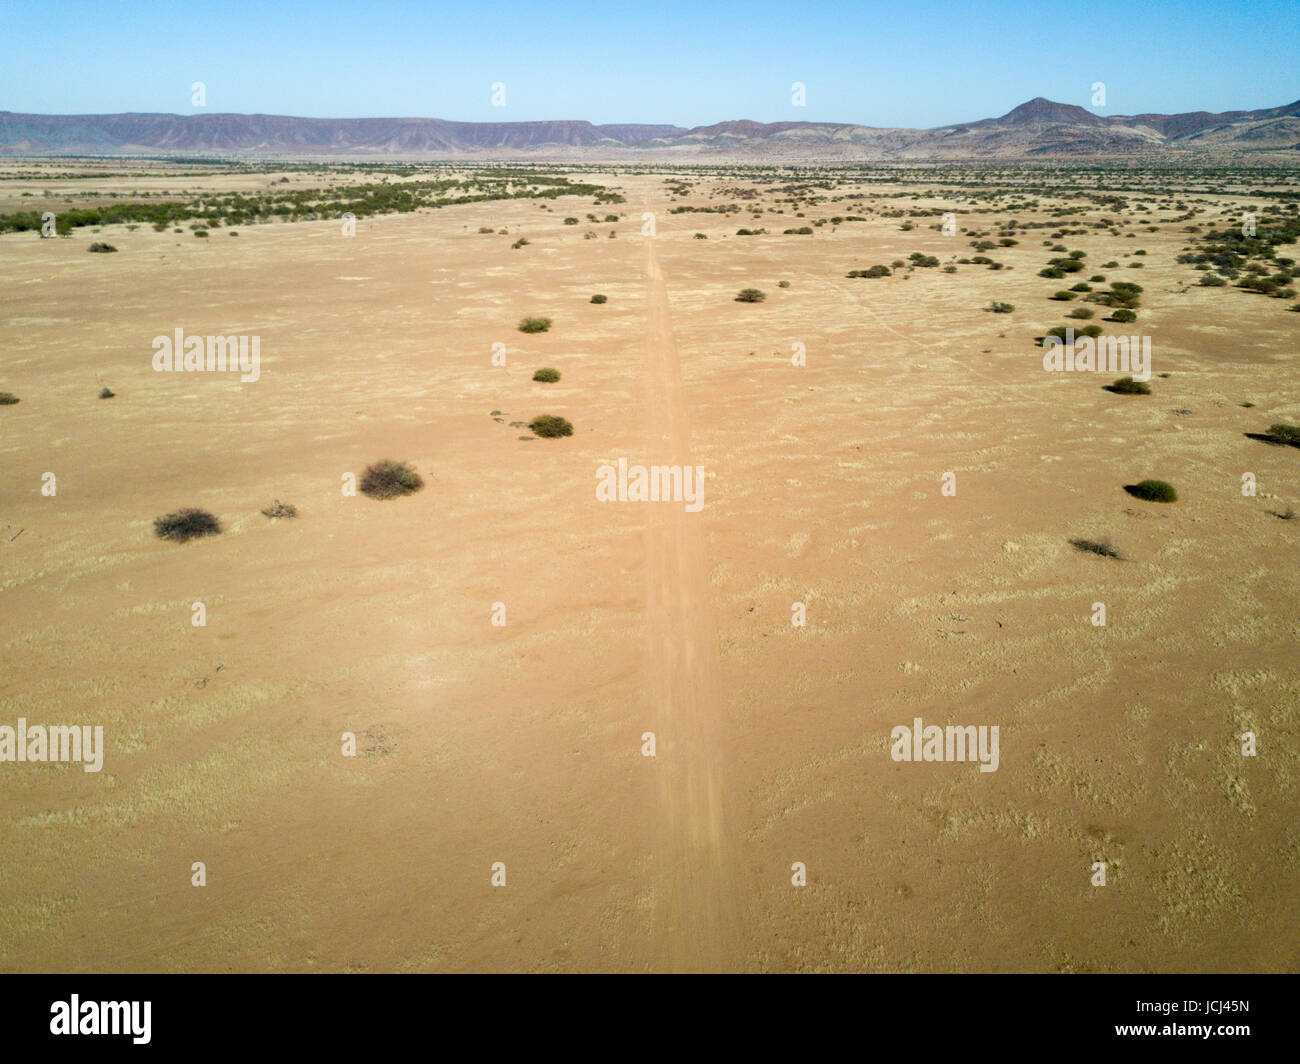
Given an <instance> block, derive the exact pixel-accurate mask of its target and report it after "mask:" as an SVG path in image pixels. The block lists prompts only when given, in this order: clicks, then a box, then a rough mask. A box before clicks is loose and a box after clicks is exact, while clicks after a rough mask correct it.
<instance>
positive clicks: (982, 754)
mask: <svg viewBox="0 0 1300 1064" xmlns="http://www.w3.org/2000/svg"><path fill="white" fill-rule="evenodd" d="M889 737H890V739H892V740H893V743H894V745H893V746H892V747H891V748H890V751H889V756H890V757H892V758H893V759H894V760H895V761H978V762H979V763H980V771H981V772H996V771H997V770H998V761H999V757H998V726H997V725H996V724H994V725H993V726H992V727H990V726H989V725H987V724H981V725H979V726H978V727H977V726H976V725H974V724H966V725H958V724H949V725H948V726H947V727H946V728H941V727H939V725H937V724H925V725H923V724H922V722H921V718H920V717H915V718H913V720H912V726H911V728H909V727H908V726H907V725H906V724H900V725H898V727H896V728H894V729H893V730H892V731H891V732H890V733H889Z"/></svg>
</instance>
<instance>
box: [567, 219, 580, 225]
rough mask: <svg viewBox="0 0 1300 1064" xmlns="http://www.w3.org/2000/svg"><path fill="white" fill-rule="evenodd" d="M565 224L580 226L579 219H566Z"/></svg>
mask: <svg viewBox="0 0 1300 1064" xmlns="http://www.w3.org/2000/svg"><path fill="white" fill-rule="evenodd" d="M564 224H565V225H577V224H578V219H577V218H565V219H564Z"/></svg>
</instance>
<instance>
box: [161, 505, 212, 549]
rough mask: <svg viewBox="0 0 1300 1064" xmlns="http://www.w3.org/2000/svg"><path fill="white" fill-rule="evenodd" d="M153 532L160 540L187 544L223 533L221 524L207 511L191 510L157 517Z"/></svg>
mask: <svg viewBox="0 0 1300 1064" xmlns="http://www.w3.org/2000/svg"><path fill="white" fill-rule="evenodd" d="M153 530H154V533H155V534H156V535H157V536H158V538H159V539H169V540H171V541H172V542H173V543H185V542H187V541H189V540H191V539H198V538H199V537H200V536H215V535H216V534H217V533H218V532H220V531H221V524H220V522H219V521H218V520H217V519H216V518H215V517H214V516H213V515H212V514H210V513H208V511H207V510H196V509H193V508H190V509H185V510H177V511H176V512H175V513H170V514H163V516H162V517H155V518H154V519H153Z"/></svg>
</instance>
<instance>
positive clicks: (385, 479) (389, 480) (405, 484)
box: [359, 458, 424, 499]
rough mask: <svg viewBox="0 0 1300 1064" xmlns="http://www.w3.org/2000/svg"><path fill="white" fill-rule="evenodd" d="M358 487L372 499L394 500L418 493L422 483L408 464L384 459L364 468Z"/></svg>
mask: <svg viewBox="0 0 1300 1064" xmlns="http://www.w3.org/2000/svg"><path fill="white" fill-rule="evenodd" d="M359 486H360V488H361V493H362V494H363V495H369V496H370V497H371V498H372V499H396V498H399V497H401V496H403V495H412V494H414V493H415V492H417V491H419V490H420V489H421V488H422V487H424V481H423V479H421V477H420V474H419V473H417V472H416V471H415V469H414V468H413V467H412V466H411V464H410V463H409V462H395V461H393V460H392V459H391V458H385V459H383V460H382V461H379V462H375V463H374V464H373V465H369V466H367V467H366V471H365V472H364V473H363V474H362V475H361V484H360V485H359Z"/></svg>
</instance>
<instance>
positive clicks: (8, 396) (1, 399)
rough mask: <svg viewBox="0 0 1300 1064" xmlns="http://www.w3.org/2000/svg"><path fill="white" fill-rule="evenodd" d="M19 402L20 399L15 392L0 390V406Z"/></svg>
mask: <svg viewBox="0 0 1300 1064" xmlns="http://www.w3.org/2000/svg"><path fill="white" fill-rule="evenodd" d="M17 402H20V400H19V398H18V396H16V395H14V393H13V392H0V406H13V405H14V403H17Z"/></svg>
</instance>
